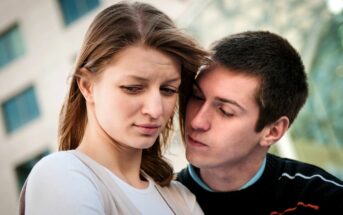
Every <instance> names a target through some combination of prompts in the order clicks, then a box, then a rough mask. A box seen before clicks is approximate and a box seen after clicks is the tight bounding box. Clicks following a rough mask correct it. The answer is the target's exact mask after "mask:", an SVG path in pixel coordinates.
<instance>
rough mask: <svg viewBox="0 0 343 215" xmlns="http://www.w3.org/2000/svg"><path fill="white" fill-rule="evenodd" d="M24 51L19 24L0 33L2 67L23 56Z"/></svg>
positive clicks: (0, 62) (0, 60)
mask: <svg viewBox="0 0 343 215" xmlns="http://www.w3.org/2000/svg"><path fill="white" fill-rule="evenodd" d="M24 51H25V50H24V43H23V40H22V37H21V34H20V31H19V27H18V25H14V26H13V27H11V28H10V29H9V30H7V31H5V32H4V33H2V34H0V68H1V67H3V66H5V65H6V64H8V63H10V62H12V61H13V60H14V59H16V58H18V57H20V56H22V55H23V54H24Z"/></svg>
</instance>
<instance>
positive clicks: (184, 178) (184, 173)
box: [176, 167, 191, 184]
mask: <svg viewBox="0 0 343 215" xmlns="http://www.w3.org/2000/svg"><path fill="white" fill-rule="evenodd" d="M189 180H191V178H190V175H189V172H188V170H187V167H185V168H183V169H181V170H180V171H179V172H178V173H177V174H176V181H179V182H181V183H182V184H187V182H189Z"/></svg>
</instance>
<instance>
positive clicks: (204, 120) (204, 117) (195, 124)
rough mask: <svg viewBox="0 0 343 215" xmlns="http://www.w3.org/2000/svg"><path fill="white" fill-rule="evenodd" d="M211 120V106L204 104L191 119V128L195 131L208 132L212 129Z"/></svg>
mask: <svg viewBox="0 0 343 215" xmlns="http://www.w3.org/2000/svg"><path fill="white" fill-rule="evenodd" d="M211 118H212V116H211V113H210V106H209V105H208V104H207V103H203V104H202V105H201V106H200V108H199V109H198V111H197V112H196V114H195V115H194V117H193V119H191V126H192V128H193V129H194V130H201V131H207V130H209V129H210V127H211V123H210V122H211Z"/></svg>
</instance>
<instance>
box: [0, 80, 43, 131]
mask: <svg viewBox="0 0 343 215" xmlns="http://www.w3.org/2000/svg"><path fill="white" fill-rule="evenodd" d="M2 112H3V115H4V120H5V126H6V130H7V132H8V133H12V132H13V131H15V130H16V129H18V128H20V127H22V126H23V125H25V124H27V123H28V122H30V121H32V120H33V119H35V118H37V117H38V116H39V109H38V104H37V99H36V95H35V90H34V88H33V87H29V88H28V89H26V90H25V91H23V92H22V93H20V94H19V95H17V96H15V97H13V98H11V99H9V100H8V101H5V102H4V103H3V104H2Z"/></svg>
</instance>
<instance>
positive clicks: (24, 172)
mask: <svg viewBox="0 0 343 215" xmlns="http://www.w3.org/2000/svg"><path fill="white" fill-rule="evenodd" d="M49 153H50V152H49V150H46V151H44V152H43V153H41V154H39V155H37V156H35V157H33V158H32V159H30V160H28V161H27V162H25V163H23V164H20V165H19V166H17V167H16V168H15V172H16V175H17V183H18V187H19V188H20V189H21V188H22V187H23V185H24V183H25V180H26V178H27V176H28V175H29V174H30V172H31V170H32V168H33V166H34V165H35V164H36V163H37V162H38V161H39V160H40V159H42V158H43V157H44V156H46V155H48V154H49ZM20 189H19V190H20Z"/></svg>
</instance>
